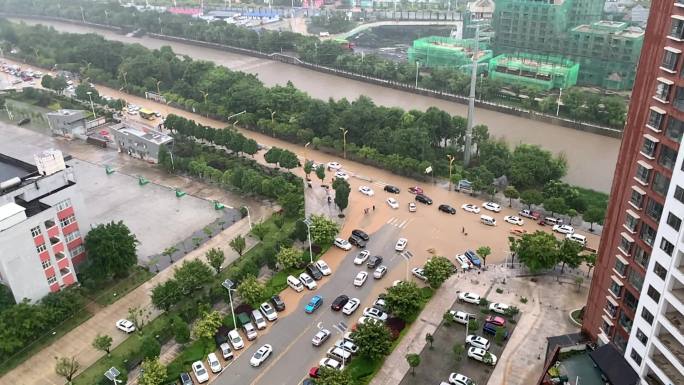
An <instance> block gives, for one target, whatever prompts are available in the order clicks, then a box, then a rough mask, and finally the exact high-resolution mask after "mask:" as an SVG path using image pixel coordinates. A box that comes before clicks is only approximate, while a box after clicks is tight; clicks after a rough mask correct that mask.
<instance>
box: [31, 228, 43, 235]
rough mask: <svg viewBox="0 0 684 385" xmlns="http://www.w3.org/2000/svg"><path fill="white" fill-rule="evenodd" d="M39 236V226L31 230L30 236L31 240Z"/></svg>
mask: <svg viewBox="0 0 684 385" xmlns="http://www.w3.org/2000/svg"><path fill="white" fill-rule="evenodd" d="M40 234H41V231H40V226H36V227H34V228H32V229H31V235H32V236H33V238H35V237H37V236H39V235H40Z"/></svg>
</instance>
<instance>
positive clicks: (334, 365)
mask: <svg viewBox="0 0 684 385" xmlns="http://www.w3.org/2000/svg"><path fill="white" fill-rule="evenodd" d="M318 366H321V367H323V366H325V367H328V368H330V369H336V370H343V369H344V365H342V363H341V362H340V361H337V360H334V359H332V358H328V357H325V358H321V361H320V362H318Z"/></svg>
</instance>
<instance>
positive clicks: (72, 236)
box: [64, 230, 81, 243]
mask: <svg viewBox="0 0 684 385" xmlns="http://www.w3.org/2000/svg"><path fill="white" fill-rule="evenodd" d="M80 236H81V232H80V231H78V230H76V231H72V232H70V233H69V234H67V235H66V236H65V237H64V238H65V240H66V242H67V243H68V242H71V241H73V240H74V239H76V238H78V237H80Z"/></svg>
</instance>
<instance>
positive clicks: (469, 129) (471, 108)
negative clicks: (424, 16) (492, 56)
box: [463, 24, 480, 167]
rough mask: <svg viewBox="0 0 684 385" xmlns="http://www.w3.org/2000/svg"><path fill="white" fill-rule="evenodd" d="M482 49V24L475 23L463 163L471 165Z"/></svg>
mask: <svg viewBox="0 0 684 385" xmlns="http://www.w3.org/2000/svg"><path fill="white" fill-rule="evenodd" d="M479 49H480V24H475V51H473V63H472V66H473V68H472V72H471V75H470V94H469V96H468V124H467V125H466V134H465V149H464V150H465V151H464V154H463V165H464V166H465V167H468V165H470V155H471V151H472V150H471V147H472V142H473V121H474V119H475V85H476V84H477V57H478V51H479Z"/></svg>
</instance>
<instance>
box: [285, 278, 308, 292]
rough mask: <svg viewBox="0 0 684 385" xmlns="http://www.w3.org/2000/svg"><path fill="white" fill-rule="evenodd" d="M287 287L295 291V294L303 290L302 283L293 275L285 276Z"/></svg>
mask: <svg viewBox="0 0 684 385" xmlns="http://www.w3.org/2000/svg"><path fill="white" fill-rule="evenodd" d="M287 286H289V287H291V288H292V290H294V291H296V292H297V293H300V292H301V291H302V290H304V285H302V283H301V282H300V281H299V280H298V279H297V278H295V276H293V275H288V276H287Z"/></svg>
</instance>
